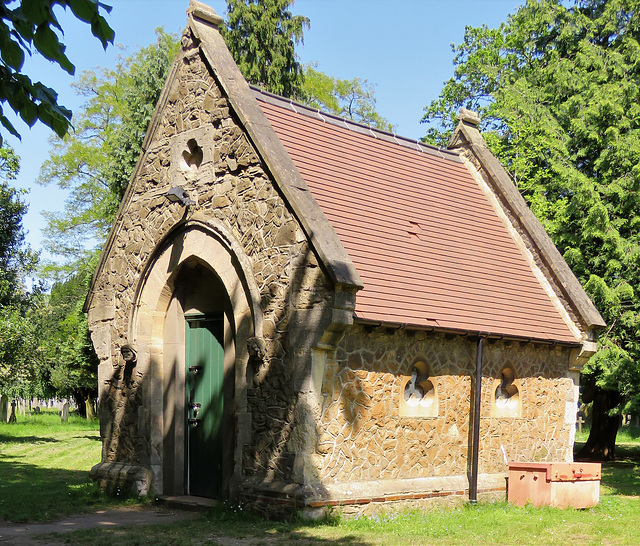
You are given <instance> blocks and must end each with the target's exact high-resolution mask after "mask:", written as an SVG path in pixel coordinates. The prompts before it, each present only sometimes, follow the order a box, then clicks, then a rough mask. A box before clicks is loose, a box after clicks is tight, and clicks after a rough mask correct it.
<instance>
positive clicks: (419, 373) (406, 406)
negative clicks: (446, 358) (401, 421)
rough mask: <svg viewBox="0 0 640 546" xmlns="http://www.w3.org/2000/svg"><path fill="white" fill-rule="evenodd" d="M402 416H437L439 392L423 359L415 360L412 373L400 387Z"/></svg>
mask: <svg viewBox="0 0 640 546" xmlns="http://www.w3.org/2000/svg"><path fill="white" fill-rule="evenodd" d="M400 416H401V417H437V416H438V393H437V390H436V383H435V380H434V379H433V378H432V377H431V374H430V372H429V367H428V366H427V365H426V364H425V362H423V361H422V360H418V361H417V362H415V363H414V364H413V366H412V368H411V372H410V375H407V376H405V377H404V379H403V381H402V383H401V389H400Z"/></svg>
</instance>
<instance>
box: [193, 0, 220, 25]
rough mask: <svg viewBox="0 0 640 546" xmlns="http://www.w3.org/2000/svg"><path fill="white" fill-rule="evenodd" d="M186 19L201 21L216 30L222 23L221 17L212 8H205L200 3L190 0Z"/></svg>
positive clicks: (205, 5)
mask: <svg viewBox="0 0 640 546" xmlns="http://www.w3.org/2000/svg"><path fill="white" fill-rule="evenodd" d="M187 17H194V18H196V19H200V20H201V21H204V22H206V23H209V24H210V25H212V26H214V27H216V28H218V26H219V25H221V24H222V22H223V20H222V17H220V16H219V15H218V14H217V13H216V12H215V10H214V9H213V8H212V7H210V6H207V4H203V3H202V2H198V1H197V0H191V1H190V2H189V7H188V8H187Z"/></svg>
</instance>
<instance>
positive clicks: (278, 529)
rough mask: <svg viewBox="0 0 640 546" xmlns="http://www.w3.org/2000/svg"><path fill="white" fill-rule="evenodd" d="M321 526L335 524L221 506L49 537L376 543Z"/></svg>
mask: <svg viewBox="0 0 640 546" xmlns="http://www.w3.org/2000/svg"><path fill="white" fill-rule="evenodd" d="M317 526H322V527H323V528H324V529H326V528H327V527H329V528H330V527H331V523H327V521H324V522H318V523H314V522H307V521H293V522H288V523H285V522H273V521H268V520H265V519H262V518H261V517H259V516H257V515H255V514H251V513H244V512H242V511H241V510H240V511H239V509H238V508H235V509H234V508H233V507H228V506H218V507H216V508H213V509H212V510H211V511H210V512H207V513H205V514H204V515H203V516H202V517H201V518H198V519H195V520H185V521H178V522H175V523H171V524H165V525H157V524H156V525H145V526H142V525H141V526H130V527H124V528H119V529H114V528H95V529H87V530H78V531H73V532H70V533H64V535H62V534H58V535H55V536H51V535H50V536H49V537H47V538H49V539H52V538H55V539H56V540H59V541H63V542H64V543H65V544H71V545H82V546H93V545H102V544H114V543H117V544H118V546H133V545H138V544H154V546H163V545H175V544H180V545H185V546H188V545H191V544H236V543H239V544H247V545H267V544H268V545H271V544H300V545H305V546H310V545H321V546H333V545H336V546H337V545H346V546H371V545H372V544H373V543H372V542H369V541H366V540H363V539H362V537H358V536H356V535H354V534H347V535H345V534H340V536H339V537H336V538H333V537H326V536H325V537H323V536H318V534H317V533H314V532H313V529H314V528H315V527H317Z"/></svg>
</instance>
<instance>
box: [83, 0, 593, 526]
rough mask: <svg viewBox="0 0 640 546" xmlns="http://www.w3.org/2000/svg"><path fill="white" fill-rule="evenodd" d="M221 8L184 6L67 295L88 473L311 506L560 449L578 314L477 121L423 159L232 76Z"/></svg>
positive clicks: (478, 479) (501, 486) (423, 148)
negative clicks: (111, 199) (87, 404)
mask: <svg viewBox="0 0 640 546" xmlns="http://www.w3.org/2000/svg"><path fill="white" fill-rule="evenodd" d="M221 23H222V19H221V18H220V17H219V16H218V15H217V14H216V13H215V12H214V11H213V10H212V9H211V8H209V7H207V6H205V5H203V4H201V3H199V2H195V1H193V0H192V2H191V4H190V6H189V9H188V10H187V27H186V30H185V32H184V35H183V37H182V41H181V50H180V52H179V53H178V55H177V58H176V60H175V62H174V65H173V68H172V70H171V73H170V75H169V77H168V80H167V82H166V84H165V87H164V90H163V92H162V95H161V97H160V99H159V102H158V104H157V106H156V110H155V114H154V117H153V119H152V121H151V124H150V126H149V128H148V131H147V134H146V138H145V141H144V144H143V152H142V155H141V156H140V158H139V160H138V163H137V166H136V168H135V172H134V174H133V176H132V179H131V182H130V184H129V187H128V190H127V192H126V195H125V197H124V199H123V201H122V204H121V207H120V210H119V213H118V216H117V219H116V221H115V223H114V225H113V228H112V230H111V232H110V235H109V237H108V240H107V242H106V244H105V247H104V252H103V254H102V258H101V260H100V262H99V265H98V267H97V270H96V272H95V275H94V278H93V281H92V285H91V289H90V292H89V295H88V297H87V300H86V305H85V310H86V311H87V312H88V319H89V327H90V331H91V337H92V340H93V344H94V346H95V350H96V352H97V354H98V356H99V358H100V365H99V369H98V377H99V385H98V387H99V415H100V427H101V437H102V442H103V449H102V462H101V463H99V464H98V465H96V466H95V467H94V468H93V470H92V476H93V477H94V478H95V479H96V480H98V481H99V482H100V483H102V484H103V485H104V486H107V487H120V488H121V487H132V488H134V490H135V491H136V492H137V493H138V494H142V495H144V494H151V493H153V494H154V495H167V496H178V495H192V496H199V497H212V498H222V499H233V500H237V501H238V502H243V503H246V504H248V505H250V506H252V507H254V508H255V509H257V510H263V511H267V512H269V513H276V512H286V511H292V510H298V511H302V512H306V513H309V514H314V513H319V512H321V511H323V510H325V509H326V508H327V507H330V506H342V507H344V508H343V509H345V510H348V511H371V510H375V509H376V508H379V507H381V506H382V507H385V508H389V507H395V506H401V505H402V506H416V507H417V506H427V505H429V504H432V503H434V502H440V503H442V502H453V501H457V500H466V499H467V498H468V496H469V495H470V494H471V492H473V493H474V494H477V495H479V496H480V498H499V497H503V498H504V494H505V476H506V472H507V464H506V461H550V460H558V461H571V460H572V451H573V442H574V431H575V428H574V422H575V417H576V410H577V402H578V378H579V371H580V368H581V366H582V365H583V364H584V363H585V362H586V360H587V359H588V358H589V357H590V356H591V355H592V354H593V353H594V351H595V349H596V343H595V340H596V337H597V330H598V329H599V328H602V327H603V326H604V322H603V320H602V318H601V317H600V315H599V314H598V312H597V310H596V309H595V307H594V306H593V304H592V302H591V301H590V300H589V298H588V296H587V295H586V294H585V292H584V291H583V289H582V287H581V285H580V283H579V282H578V280H577V279H576V278H575V277H574V275H573V274H572V272H571V271H570V269H569V267H568V266H567V264H566V263H565V262H564V260H563V258H562V256H561V255H560V254H559V252H558V251H557V249H556V248H555V247H554V245H553V243H552V242H551V240H550V239H549V237H548V236H547V234H546V233H545V231H544V229H543V228H542V226H541V224H540V223H539V222H538V220H537V219H536V218H535V216H534V215H533V214H532V213H531V211H530V210H529V209H528V207H527V205H526V204H525V201H524V200H523V199H522V197H521V195H520V193H519V192H518V189H517V188H516V186H515V185H514V183H513V182H512V181H511V180H510V179H509V176H508V175H507V173H506V171H505V169H504V168H503V167H502V166H501V164H500V163H499V162H498V160H497V159H496V158H495V157H494V156H493V155H492V154H491V152H490V151H489V149H488V147H487V145H486V143H485V141H484V140H483V138H482V136H481V134H480V132H479V130H478V123H479V119H478V118H477V116H476V115H475V114H474V113H473V112H468V111H461V113H460V115H459V125H458V127H457V129H456V131H455V134H454V135H453V138H452V139H451V142H450V143H449V146H448V148H447V149H438V148H435V147H431V146H428V145H426V144H423V143H421V142H416V141H413V140H408V139H404V138H402V137H400V136H397V135H394V134H389V133H385V132H381V131H377V130H375V129H371V128H369V127H365V126H362V125H358V124H355V123H353V122H350V121H346V120H344V119H340V118H337V117H335V116H332V115H329V114H326V113H323V112H320V111H317V110H314V109H310V108H308V107H306V106H304V105H301V104H297V103H295V102H293V101H291V100H289V99H284V98H281V97H278V96H275V95H272V94H269V93H267V92H264V91H262V90H260V89H258V88H255V87H251V86H249V85H248V84H247V82H246V81H245V79H244V78H243V76H242V75H241V73H240V71H239V70H238V68H237V66H236V65H235V63H234V61H233V59H232V57H231V55H230V53H229V51H228V50H227V47H226V46H225V43H224V41H223V39H222V37H221V35H220V33H219V31H218V25H220V24H221ZM474 431H477V433H476V436H477V439H476V440H474Z"/></svg>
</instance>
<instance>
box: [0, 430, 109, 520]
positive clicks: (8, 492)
mask: <svg viewBox="0 0 640 546" xmlns="http://www.w3.org/2000/svg"><path fill="white" fill-rule="evenodd" d="M20 440H24V439H22V438H21V439H20ZM3 459H4V460H3ZM106 500H107V498H106V497H105V495H104V494H103V493H101V492H100V491H99V489H98V488H97V487H96V486H95V485H94V484H93V482H92V481H91V480H90V479H89V474H88V472H84V471H78V470H61V469H54V468H41V467H39V466H36V465H32V464H29V463H28V462H17V461H13V460H11V461H8V460H6V457H3V456H2V455H1V454H0V520H4V521H8V522H25V521H44V520H51V519H55V518H57V517H61V516H65V515H68V514H72V513H78V512H86V511H87V510H88V509H90V508H91V507H93V506H97V505H103V504H105V501H106ZM111 504H113V502H112V503H111Z"/></svg>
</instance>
